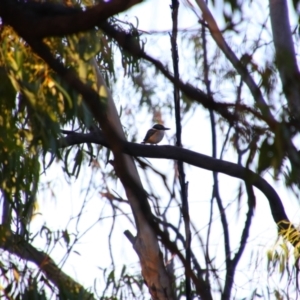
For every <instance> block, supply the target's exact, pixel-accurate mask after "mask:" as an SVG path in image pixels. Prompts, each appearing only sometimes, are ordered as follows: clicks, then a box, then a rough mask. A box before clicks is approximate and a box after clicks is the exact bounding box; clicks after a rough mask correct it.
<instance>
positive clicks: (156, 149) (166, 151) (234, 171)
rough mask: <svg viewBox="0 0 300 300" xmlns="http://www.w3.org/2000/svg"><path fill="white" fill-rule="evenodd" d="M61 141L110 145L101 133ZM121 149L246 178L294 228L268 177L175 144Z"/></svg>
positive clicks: (281, 224)
mask: <svg viewBox="0 0 300 300" xmlns="http://www.w3.org/2000/svg"><path fill="white" fill-rule="evenodd" d="M60 143H61V147H68V146H72V145H76V144H81V143H95V144H100V145H103V146H108V143H107V141H106V140H105V137H104V135H103V134H102V133H101V132H99V133H97V134H94V133H88V134H83V133H75V132H74V133H72V134H69V135H67V136H66V137H65V138H63V139H61V141H60ZM121 151H123V152H124V153H126V154H129V155H131V156H142V157H148V158H160V159H174V160H180V161H183V162H185V163H187V164H190V165H193V166H195V167H199V168H202V169H205V170H209V171H214V172H219V173H223V174H226V175H229V176H232V177H235V178H239V179H241V180H244V181H245V182H246V183H247V184H250V185H253V186H255V187H256V188H258V189H259V190H260V191H261V192H262V193H263V194H264V195H265V197H266V198H267V200H268V202H269V205H270V209H271V213H272V217H273V220H274V222H275V223H276V225H277V226H278V228H279V229H280V230H281V229H283V230H287V229H288V228H293V229H294V227H293V225H291V222H290V221H289V219H288V217H287V215H286V213H285V210H284V207H283V204H282V201H281V199H280V197H279V196H278V194H277V193H276V191H275V190H274V189H273V187H272V186H271V185H270V184H269V183H268V182H267V181H266V180H265V179H263V178H262V177H260V176H259V175H258V174H256V173H254V172H253V171H251V170H249V169H247V168H244V167H242V166H240V165H237V164H235V163H231V162H228V161H224V160H220V159H215V158H212V157H210V156H207V155H204V154H200V153H197V152H194V151H191V150H187V149H183V148H179V147H174V146H148V145H141V144H136V143H129V142H123V144H122V148H121ZM299 242H300V237H299V239H297V240H294V241H292V242H291V243H292V244H293V246H297V244H298V243H299Z"/></svg>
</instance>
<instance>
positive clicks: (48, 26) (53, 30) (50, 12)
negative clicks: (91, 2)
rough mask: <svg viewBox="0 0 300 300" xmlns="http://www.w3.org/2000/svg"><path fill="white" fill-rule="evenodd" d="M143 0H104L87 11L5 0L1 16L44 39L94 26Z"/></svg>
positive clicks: (26, 34) (0, 3)
mask: <svg viewBox="0 0 300 300" xmlns="http://www.w3.org/2000/svg"><path fill="white" fill-rule="evenodd" d="M140 2H142V0H111V1H101V2H99V3H98V4H97V5H95V6H93V7H91V8H87V9H86V10H84V11H83V10H81V9H77V8H73V7H66V6H63V5H59V4H52V3H34V2H19V1H16V0H2V1H0V16H1V17H2V19H3V21H4V22H5V23H7V24H10V25H12V26H13V28H14V29H15V30H16V31H17V32H18V33H19V34H20V35H21V36H23V37H30V38H31V39H35V38H37V39H41V38H44V37H47V36H64V35H69V34H73V33H78V32H80V31H87V30H90V29H92V28H94V27H95V26H97V25H98V24H99V23H100V22H103V21H104V20H107V19H108V18H109V17H111V16H113V15H115V14H118V13H120V12H122V11H125V10H127V9H128V8H130V7H131V6H133V5H135V4H137V3H140Z"/></svg>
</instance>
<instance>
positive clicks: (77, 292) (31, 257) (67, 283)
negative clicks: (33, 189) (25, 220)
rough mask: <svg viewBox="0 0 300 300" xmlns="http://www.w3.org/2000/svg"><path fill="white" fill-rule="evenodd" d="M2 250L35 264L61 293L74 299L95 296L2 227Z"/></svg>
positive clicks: (46, 256) (28, 244) (48, 258)
mask: <svg viewBox="0 0 300 300" xmlns="http://www.w3.org/2000/svg"><path fill="white" fill-rule="evenodd" d="M0 236H1V238H0V248H2V249H4V250H6V251H8V252H9V253H10V254H15V255H17V256H18V257H20V258H21V259H23V260H25V261H31V262H33V263H34V264H35V265H36V266H37V267H39V268H40V269H41V271H42V272H43V273H44V274H45V275H46V277H47V279H49V280H50V281H51V282H52V283H53V284H54V285H55V286H56V287H57V288H58V289H60V290H61V292H64V290H68V293H70V294H72V295H73V297H74V298H76V299H77V298H78V297H80V299H86V300H92V299H95V298H94V295H93V294H92V293H90V292H88V291H87V290H85V288H84V287H83V286H82V285H80V284H79V283H78V282H76V281H75V280H74V279H72V278H71V277H70V276H68V275H67V274H65V273H64V272H63V271H62V270H61V268H59V267H58V266H57V265H56V264H55V263H54V261H53V260H52V259H51V257H50V256H49V255H48V254H46V253H45V252H43V251H39V250H37V249H36V248H35V247H33V246H32V245H31V244H30V243H28V242H27V241H26V240H25V239H24V238H23V237H22V236H21V235H17V234H14V233H13V232H11V231H9V230H7V228H5V227H3V226H0Z"/></svg>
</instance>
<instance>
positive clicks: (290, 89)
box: [269, 0, 300, 121]
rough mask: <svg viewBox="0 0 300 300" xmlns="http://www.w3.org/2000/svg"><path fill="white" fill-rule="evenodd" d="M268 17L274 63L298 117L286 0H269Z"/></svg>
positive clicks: (299, 89) (299, 93)
mask: <svg viewBox="0 0 300 300" xmlns="http://www.w3.org/2000/svg"><path fill="white" fill-rule="evenodd" d="M269 6H270V19H271V25H272V33H273V41H274V46H275V50H276V64H277V67H278V71H279V74H280V77H281V82H282V86H283V92H284V94H285V96H286V99H287V100H288V103H289V108H290V113H291V115H292V116H294V117H295V118H296V119H297V120H298V121H299V118H300V85H299V81H300V74H299V69H298V65H297V60H296V54H295V49H294V43H293V39H292V33H291V28H290V21H289V14H288V7H287V3H286V0H270V1H269Z"/></svg>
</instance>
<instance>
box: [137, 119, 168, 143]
mask: <svg viewBox="0 0 300 300" xmlns="http://www.w3.org/2000/svg"><path fill="white" fill-rule="evenodd" d="M169 129H170V128H166V127H164V126H163V125H161V124H155V125H154V126H153V127H152V128H151V129H149V130H148V131H147V133H146V136H145V138H144V140H143V141H142V144H146V143H148V144H157V143H159V142H160V141H161V140H162V139H163V137H164V135H165V130H169Z"/></svg>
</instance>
